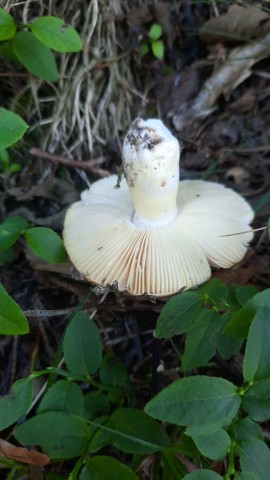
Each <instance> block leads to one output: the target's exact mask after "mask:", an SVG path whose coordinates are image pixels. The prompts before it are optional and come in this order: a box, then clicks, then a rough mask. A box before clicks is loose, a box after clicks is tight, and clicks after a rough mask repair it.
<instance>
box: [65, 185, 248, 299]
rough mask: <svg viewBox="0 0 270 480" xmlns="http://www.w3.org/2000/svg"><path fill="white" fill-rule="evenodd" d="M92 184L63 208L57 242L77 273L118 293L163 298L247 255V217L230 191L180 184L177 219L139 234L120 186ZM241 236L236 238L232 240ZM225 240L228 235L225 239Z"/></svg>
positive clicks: (239, 199) (127, 197)
mask: <svg viewBox="0 0 270 480" xmlns="http://www.w3.org/2000/svg"><path fill="white" fill-rule="evenodd" d="M116 183H117V177H116V176H111V177H108V178H106V179H102V180H99V181H98V182H96V183H95V184H93V186H92V187H91V190H89V191H86V192H84V193H83V195H82V200H81V201H80V202H77V203H75V204H74V205H72V206H71V207H70V209H69V210H68V213H67V216H66V220H65V226H64V242H65V246H66V249H67V251H68V254H69V256H70V258H71V260H72V262H73V264H74V265H75V267H76V268H77V270H78V271H79V272H81V273H83V275H84V276H85V277H86V278H87V279H88V280H90V281H92V282H94V283H97V284H100V285H106V284H112V283H113V282H115V281H116V282H117V283H118V288H119V290H127V291H128V292H130V293H132V294H135V295H141V294H143V293H148V294H150V295H157V296H162V295H170V294H172V293H175V292H177V291H178V290H180V289H188V288H191V287H194V286H196V285H199V284H201V283H203V282H204V281H206V280H207V279H208V278H209V277H210V275H211V271H210V266H209V265H213V266H219V267H223V268H228V267H230V266H231V265H233V264H234V263H236V262H238V261H240V260H241V259H242V258H243V256H244V255H245V253H246V249H247V245H248V243H249V242H250V240H251V239H252V236H253V234H252V233H251V232H249V233H241V232H246V231H249V230H250V226H249V223H250V222H251V220H252V218H253V212H252V210H251V208H250V206H249V205H248V204H247V202H246V201H245V200H244V199H243V198H242V197H240V196H239V195H238V194H237V193H235V192H234V191H232V190H230V189H226V188H225V187H224V186H222V185H219V184H216V183H212V182H203V181H200V180H198V181H197V180H195V181H182V182H180V184H179V193H178V198H177V208H178V211H179V215H178V217H177V218H176V220H175V221H174V222H173V223H171V224H170V225H168V226H166V227H162V228H149V229H148V228H138V227H136V226H135V225H134V224H133V223H132V216H133V214H134V206H133V204H132V202H131V199H130V194H129V191H128V188H127V185H126V182H125V180H123V181H122V182H121V186H120V188H118V189H115V188H114V187H115V185H116ZM236 233H241V234H239V235H233V234H236ZM224 235H231V236H224Z"/></svg>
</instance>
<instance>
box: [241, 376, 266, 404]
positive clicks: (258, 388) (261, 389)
mask: <svg viewBox="0 0 270 480" xmlns="http://www.w3.org/2000/svg"><path fill="white" fill-rule="evenodd" d="M247 393H249V394H251V395H254V396H255V397H257V398H262V399H264V400H270V378H266V379H264V380H256V381H255V382H252V383H251V384H250V386H249V389H248V392H247Z"/></svg>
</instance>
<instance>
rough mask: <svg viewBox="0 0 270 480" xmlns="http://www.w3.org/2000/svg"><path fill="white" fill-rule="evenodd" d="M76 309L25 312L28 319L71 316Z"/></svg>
mask: <svg viewBox="0 0 270 480" xmlns="http://www.w3.org/2000/svg"><path fill="white" fill-rule="evenodd" d="M75 309H76V308H75V307H71V308H60V309H58V310H24V314H25V315H26V317H37V318H43V317H59V316H62V315H69V314H71V313H73V312H74V310H75Z"/></svg>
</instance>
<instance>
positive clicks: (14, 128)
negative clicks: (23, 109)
mask: <svg viewBox="0 0 270 480" xmlns="http://www.w3.org/2000/svg"><path fill="white" fill-rule="evenodd" d="M27 128H28V125H27V124H26V123H25V122H24V121H23V119H22V118H21V117H19V115H17V114H16V113H13V112H10V111H9V110H6V109H5V108H0V150H3V149H4V148H7V147H9V146H10V145H12V144H13V143H16V142H17V141H18V140H20V138H21V137H22V136H23V134H24V133H25V132H26V130H27Z"/></svg>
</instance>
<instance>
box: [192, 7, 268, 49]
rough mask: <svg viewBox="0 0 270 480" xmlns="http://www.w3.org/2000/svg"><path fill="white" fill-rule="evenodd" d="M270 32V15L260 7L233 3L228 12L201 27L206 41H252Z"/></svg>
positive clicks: (201, 32) (202, 36)
mask: <svg viewBox="0 0 270 480" xmlns="http://www.w3.org/2000/svg"><path fill="white" fill-rule="evenodd" d="M269 32H270V16H269V15H268V13H266V12H264V11H263V10H261V9H260V8H259V7H247V8H245V7H241V6H240V5H232V6H231V7H230V8H229V10H228V12H227V13H225V14H224V15H220V16H219V17H214V18H211V19H210V20H208V21H207V22H205V23H204V24H203V26H202V27H201V29H200V37H201V40H202V41H203V42H205V43H215V42H224V43H239V41H250V40H251V39H254V38H259V37H261V36H263V35H265V34H267V33H269Z"/></svg>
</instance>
